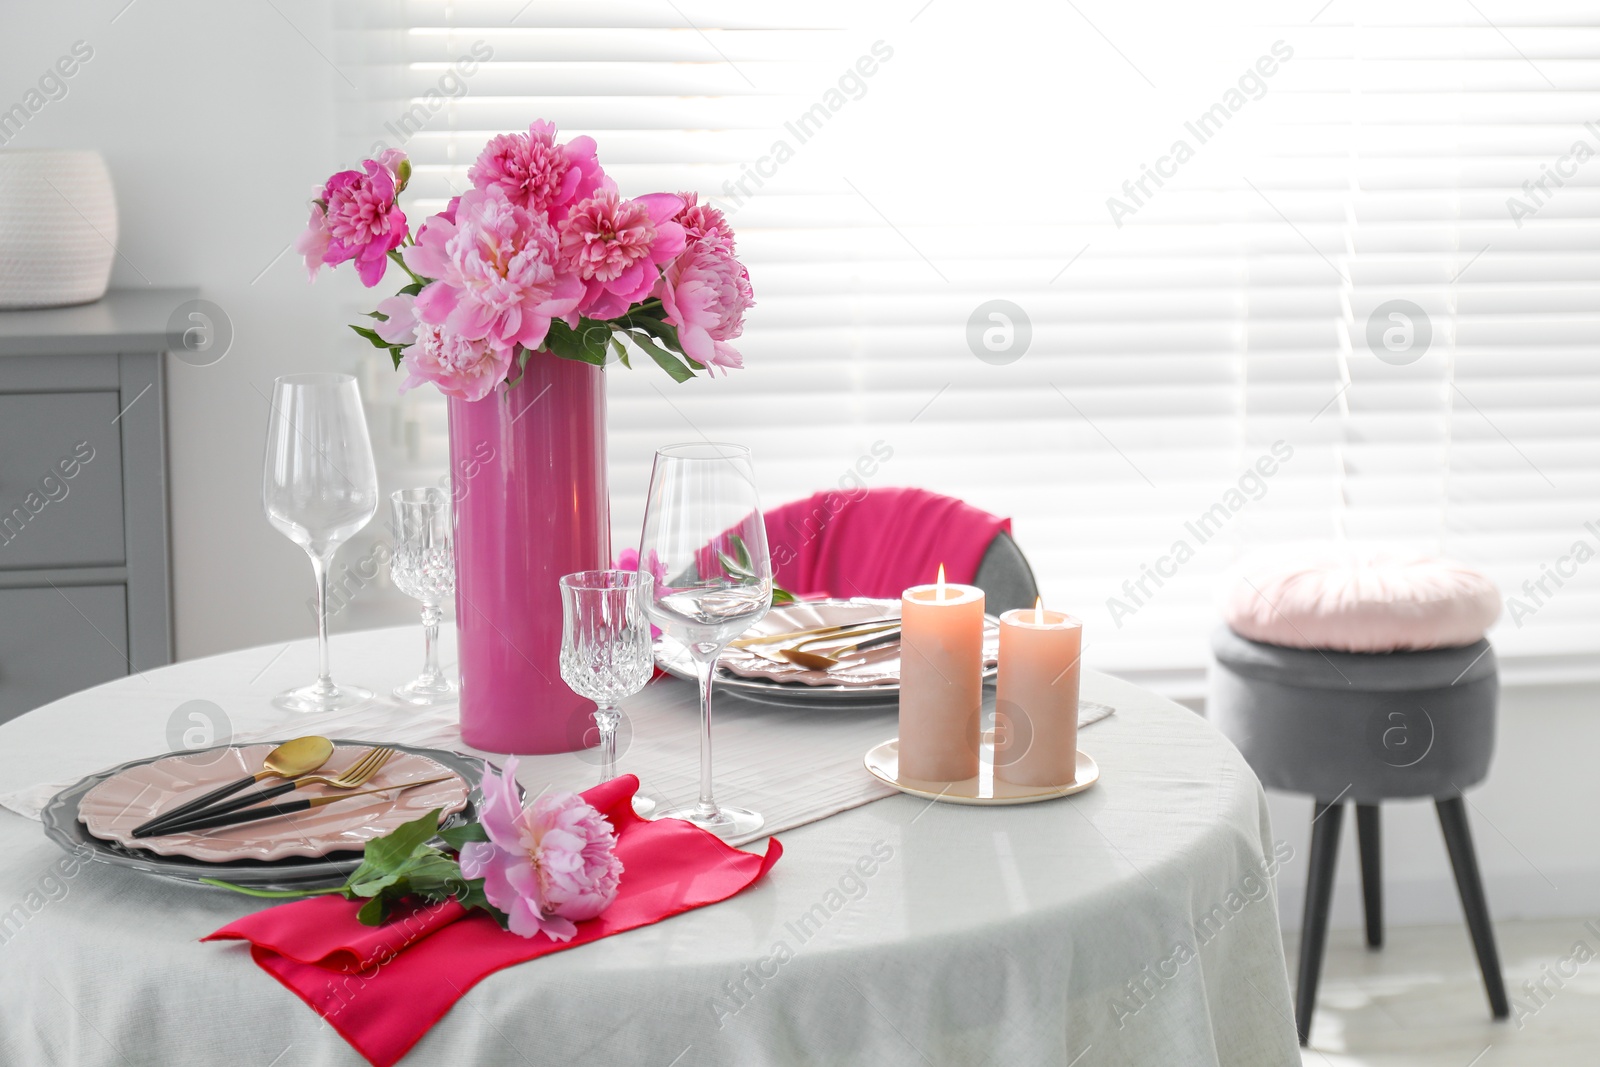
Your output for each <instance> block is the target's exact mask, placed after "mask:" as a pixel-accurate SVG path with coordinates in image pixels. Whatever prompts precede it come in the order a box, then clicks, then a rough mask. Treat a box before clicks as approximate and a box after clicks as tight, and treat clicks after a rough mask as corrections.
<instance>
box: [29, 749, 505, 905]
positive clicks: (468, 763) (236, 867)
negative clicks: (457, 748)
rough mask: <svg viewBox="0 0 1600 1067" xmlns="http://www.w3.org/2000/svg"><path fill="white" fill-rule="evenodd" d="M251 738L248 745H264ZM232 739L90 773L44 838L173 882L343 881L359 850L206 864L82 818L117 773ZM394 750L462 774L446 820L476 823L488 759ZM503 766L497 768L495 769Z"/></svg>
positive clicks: (59, 805)
mask: <svg viewBox="0 0 1600 1067" xmlns="http://www.w3.org/2000/svg"><path fill="white" fill-rule="evenodd" d="M332 740H333V743H334V744H336V745H372V744H379V743H381V742H373V741H349V740H344V739H340V738H334V739H332ZM260 743H261V742H258V741H252V742H250V744H260ZM232 747H234V746H233V745H232V744H231V743H229V744H223V745H213V746H211V747H210V748H205V749H194V750H191V752H182V753H176V752H163V753H162V754H161V755H159V756H150V757H148V758H146V759H136V760H129V761H128V762H127V763H124V764H121V765H120V766H117V767H108V768H107V769H105V770H103V771H98V772H96V773H94V774H91V775H89V776H88V777H87V778H84V779H83V780H82V781H79V782H77V783H76V784H74V785H70V786H68V787H67V788H66V789H63V790H62V791H61V792H59V793H57V794H56V795H55V796H54V797H52V798H51V799H50V802H49V803H48V804H46V805H45V806H44V810H43V811H41V812H40V813H39V820H40V821H41V822H42V823H44V832H45V836H46V837H48V838H50V840H52V841H54V842H55V843H56V844H58V845H60V846H61V847H62V848H64V849H66V850H67V851H68V852H73V853H78V854H80V855H81V854H84V853H85V852H87V854H88V856H89V858H90V859H93V860H96V861H98V862H100V863H109V864H111V865H112V866H114V867H126V868H128V869H129V870H134V871H138V872H140V873H141V874H148V875H153V876H154V877H156V878H163V879H165V880H167V881H169V882H183V883H185V884H186V885H196V886H200V888H202V889H211V888H215V887H213V886H207V885H205V884H204V883H202V882H201V881H200V879H202V878H217V879H220V880H221V881H224V882H233V883H234V884H236V885H242V886H247V887H249V888H251V889H318V888H322V887H325V886H334V885H340V884H342V883H343V882H344V880H345V879H346V878H347V877H349V875H350V872H351V871H353V870H355V869H356V867H358V866H359V865H360V864H361V853H359V852H333V853H329V854H328V855H326V856H315V857H305V856H292V857H287V858H285V859H281V860H240V861H238V862H236V863H206V862H204V861H203V860H196V859H190V858H188V857H186V856H158V855H156V854H155V853H154V852H147V851H145V850H144V849H138V848H125V847H123V846H122V845H119V844H117V843H116V842H115V841H102V840H101V839H100V838H98V837H95V836H94V835H93V834H91V833H90V832H89V829H88V827H86V826H84V825H83V823H81V822H79V821H78V802H79V801H80V800H82V799H83V796H84V794H85V793H87V792H89V790H91V789H93V788H94V787H95V786H97V785H99V784H100V783H101V782H103V781H105V780H106V779H107V778H110V777H112V776H113V775H116V774H121V773H122V772H123V771H125V770H127V769H129V768H130V767H137V766H139V765H140V764H144V763H154V762H155V761H156V760H159V759H166V758H167V757H168V756H173V755H188V754H192V752H211V751H214V750H215V749H219V748H232ZM389 747H390V748H395V749H399V750H400V751H401V752H409V753H411V754H412V755H414V756H426V757H427V758H428V759H431V760H435V761H437V762H439V763H442V764H444V765H445V766H446V767H447V768H449V769H450V770H452V771H454V772H456V773H457V774H459V775H461V777H462V778H463V779H464V780H465V781H466V783H467V785H468V786H470V787H471V792H470V793H468V795H467V806H466V807H465V808H463V809H462V810H460V811H458V812H456V813H455V814H454V815H450V816H447V817H446V818H445V820H444V824H443V825H444V827H445V828H446V829H448V828H450V827H452V826H459V825H461V824H462V823H467V822H472V821H473V820H474V819H476V818H477V810H478V806H479V805H480V804H482V803H483V790H482V785H483V771H484V768H485V767H487V766H491V764H488V763H487V762H486V761H484V760H482V759H479V758H478V757H476V756H467V755H463V754H462V753H460V752H446V751H444V750H443V749H437V748H415V747H413V746H411V745H390V746H389ZM495 769H496V770H499V768H498V767H496V768H495Z"/></svg>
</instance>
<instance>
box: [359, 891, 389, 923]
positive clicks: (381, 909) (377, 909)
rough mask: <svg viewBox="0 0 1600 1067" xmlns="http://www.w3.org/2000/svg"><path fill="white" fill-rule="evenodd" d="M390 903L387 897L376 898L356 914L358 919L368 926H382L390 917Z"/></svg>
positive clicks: (362, 906)
mask: <svg viewBox="0 0 1600 1067" xmlns="http://www.w3.org/2000/svg"><path fill="white" fill-rule="evenodd" d="M390 903H391V902H390V901H389V899H388V898H387V897H382V896H376V897H373V898H372V899H371V900H369V901H367V902H366V903H365V904H363V905H361V910H360V911H358V912H356V919H357V920H358V921H359V922H361V923H363V924H365V925H367V926H382V925H383V920H385V919H387V918H388V917H389V905H390Z"/></svg>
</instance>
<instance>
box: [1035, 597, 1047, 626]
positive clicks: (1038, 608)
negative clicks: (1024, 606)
mask: <svg viewBox="0 0 1600 1067" xmlns="http://www.w3.org/2000/svg"><path fill="white" fill-rule="evenodd" d="M1033 624H1034V625H1035V626H1043V625H1044V597H1042V596H1041V597H1034V599H1033Z"/></svg>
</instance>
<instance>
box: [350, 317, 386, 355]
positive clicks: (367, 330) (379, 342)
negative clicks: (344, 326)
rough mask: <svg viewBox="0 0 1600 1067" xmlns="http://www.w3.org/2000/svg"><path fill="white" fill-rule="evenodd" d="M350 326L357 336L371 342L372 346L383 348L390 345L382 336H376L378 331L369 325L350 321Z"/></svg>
mask: <svg viewBox="0 0 1600 1067" xmlns="http://www.w3.org/2000/svg"><path fill="white" fill-rule="evenodd" d="M350 328H351V329H352V330H354V331H355V332H356V333H357V334H358V335H359V336H361V337H365V338H366V339H367V340H368V341H370V342H372V347H373V348H385V349H386V348H389V347H391V346H390V344H389V342H388V341H385V340H384V339H383V338H381V337H379V336H378V331H377V330H374V329H372V328H371V327H370V326H357V325H355V324H354V323H352V324H351V325H350Z"/></svg>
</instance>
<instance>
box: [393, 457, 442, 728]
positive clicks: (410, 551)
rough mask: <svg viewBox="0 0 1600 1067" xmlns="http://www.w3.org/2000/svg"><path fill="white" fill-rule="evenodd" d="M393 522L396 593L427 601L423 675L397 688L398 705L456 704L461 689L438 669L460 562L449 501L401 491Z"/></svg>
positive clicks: (430, 492) (434, 492)
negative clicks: (442, 627)
mask: <svg viewBox="0 0 1600 1067" xmlns="http://www.w3.org/2000/svg"><path fill="white" fill-rule="evenodd" d="M389 509H390V517H391V519H392V521H393V522H394V531H393V532H394V558H393V560H391V561H390V564H389V576H390V577H391V578H393V579H394V585H395V588H396V589H398V590H400V591H401V592H402V593H404V594H405V595H406V596H408V597H410V598H411V599H413V600H420V601H422V673H421V674H419V675H417V676H416V677H415V678H413V679H411V681H409V682H407V683H406V684H405V685H402V686H398V687H396V688H395V691H394V696H395V699H396V700H399V701H401V702H402V703H406V704H415V705H417V706H418V707H426V706H428V705H431V704H448V703H453V702H454V701H455V700H456V699H457V690H456V684H455V683H454V682H452V681H451V680H450V679H448V678H446V677H445V675H444V672H443V671H441V670H440V669H439V620H440V619H442V618H443V617H444V613H443V612H442V611H441V610H440V605H442V604H443V603H444V602H445V601H446V600H448V599H449V598H450V597H452V596H454V595H455V591H456V561H455V554H454V551H453V549H452V539H453V536H454V535H453V533H452V532H451V529H450V497H449V496H448V495H447V494H446V493H445V492H444V491H443V490H441V489H401V490H399V491H397V492H395V493H391V494H390V496H389Z"/></svg>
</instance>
